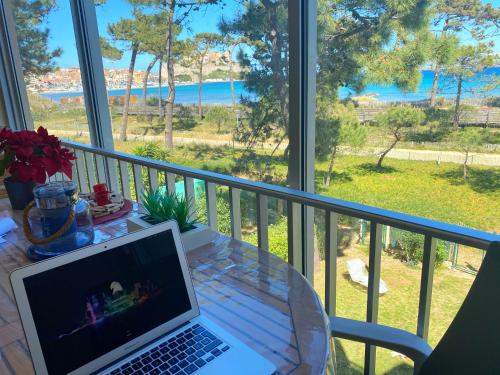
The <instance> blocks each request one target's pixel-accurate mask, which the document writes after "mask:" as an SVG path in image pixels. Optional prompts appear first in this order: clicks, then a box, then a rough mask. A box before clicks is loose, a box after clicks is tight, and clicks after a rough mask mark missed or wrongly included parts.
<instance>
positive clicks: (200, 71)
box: [198, 55, 205, 119]
mask: <svg viewBox="0 0 500 375" xmlns="http://www.w3.org/2000/svg"><path fill="white" fill-rule="evenodd" d="M204 58H205V55H201V58H200V66H199V69H198V116H200V119H202V118H203V108H202V106H201V99H202V91H203V87H202V85H203V59H204Z"/></svg>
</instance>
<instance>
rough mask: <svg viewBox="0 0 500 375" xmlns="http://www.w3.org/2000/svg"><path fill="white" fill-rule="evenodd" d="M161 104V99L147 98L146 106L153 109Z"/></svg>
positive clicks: (155, 97)
mask: <svg viewBox="0 0 500 375" xmlns="http://www.w3.org/2000/svg"><path fill="white" fill-rule="evenodd" d="M159 102H160V98H159V97H158V96H148V97H147V98H146V104H147V105H149V106H152V107H157V106H158V104H159Z"/></svg>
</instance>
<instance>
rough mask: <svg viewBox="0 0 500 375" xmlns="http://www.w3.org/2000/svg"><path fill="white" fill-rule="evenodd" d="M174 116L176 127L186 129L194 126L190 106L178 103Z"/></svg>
mask: <svg viewBox="0 0 500 375" xmlns="http://www.w3.org/2000/svg"><path fill="white" fill-rule="evenodd" d="M175 118H176V119H177V127H178V128H179V129H183V130H188V129H192V128H194V127H195V126H196V120H195V119H194V116H193V112H192V111H191V108H189V107H187V106H185V105H182V104H180V105H179V106H178V107H177V112H176V113H175Z"/></svg>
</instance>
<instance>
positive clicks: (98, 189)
mask: <svg viewBox="0 0 500 375" xmlns="http://www.w3.org/2000/svg"><path fill="white" fill-rule="evenodd" d="M93 189H94V193H96V194H97V193H108V186H107V185H106V184H104V183H102V184H96V185H94V186H93Z"/></svg>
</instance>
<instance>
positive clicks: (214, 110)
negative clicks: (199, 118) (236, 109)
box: [206, 105, 236, 133]
mask: <svg viewBox="0 0 500 375" xmlns="http://www.w3.org/2000/svg"><path fill="white" fill-rule="evenodd" d="M235 118H236V117H235V116H234V113H233V111H231V110H230V109H229V108H226V107H225V106H222V105H217V106H213V107H211V108H210V110H209V111H208V113H207V116H206V119H207V121H208V122H210V123H212V124H214V125H217V133H222V132H224V133H227V132H228V131H227V129H226V128H227V127H229V126H230V125H231V123H232V122H233V121H235ZM223 128H224V129H223Z"/></svg>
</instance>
